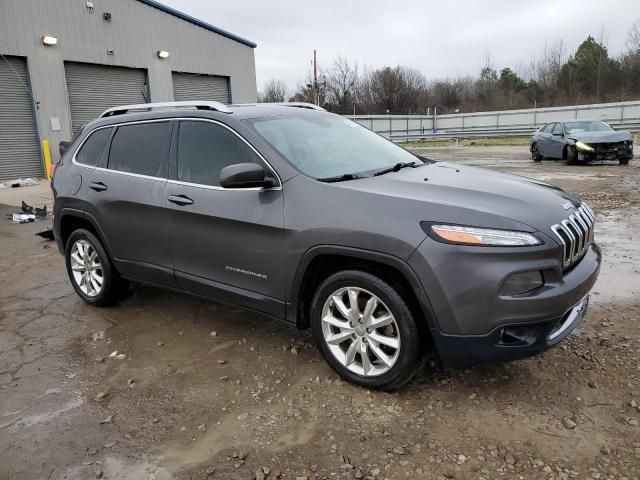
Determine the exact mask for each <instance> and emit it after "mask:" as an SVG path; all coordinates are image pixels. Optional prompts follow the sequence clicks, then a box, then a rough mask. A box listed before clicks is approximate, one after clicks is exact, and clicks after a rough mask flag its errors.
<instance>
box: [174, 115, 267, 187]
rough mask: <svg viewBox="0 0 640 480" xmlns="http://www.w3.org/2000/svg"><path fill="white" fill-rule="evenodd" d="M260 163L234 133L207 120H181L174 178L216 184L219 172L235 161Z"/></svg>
mask: <svg viewBox="0 0 640 480" xmlns="http://www.w3.org/2000/svg"><path fill="white" fill-rule="evenodd" d="M247 162H251V163H258V164H261V162H260V160H259V158H258V155H256V153H255V152H254V151H253V150H251V148H249V146H247V144H246V143H245V142H244V141H242V140H241V139H240V138H239V137H238V136H237V135H236V134H234V133H233V132H231V131H229V130H228V129H227V128H225V127H222V126H220V125H217V124H214V123H211V122H198V121H189V120H183V121H181V122H180V129H179V131H178V180H180V181H182V182H189V183H197V184H200V185H209V186H213V187H219V186H220V171H221V170H222V169H223V168H224V167H227V166H229V165H233V164H236V163H247Z"/></svg>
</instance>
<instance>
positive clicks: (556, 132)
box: [553, 123, 562, 135]
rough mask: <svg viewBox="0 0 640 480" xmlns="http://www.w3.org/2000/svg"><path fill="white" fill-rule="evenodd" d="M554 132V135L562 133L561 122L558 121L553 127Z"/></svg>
mask: <svg viewBox="0 0 640 480" xmlns="http://www.w3.org/2000/svg"><path fill="white" fill-rule="evenodd" d="M553 134H554V135H562V124H561V123H556V126H555V127H553Z"/></svg>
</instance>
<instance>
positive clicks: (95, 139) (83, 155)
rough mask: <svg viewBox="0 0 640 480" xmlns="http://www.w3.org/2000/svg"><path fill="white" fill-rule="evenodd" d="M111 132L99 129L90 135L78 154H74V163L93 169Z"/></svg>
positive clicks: (107, 129)
mask: <svg viewBox="0 0 640 480" xmlns="http://www.w3.org/2000/svg"><path fill="white" fill-rule="evenodd" d="M112 130H113V128H101V129H100V130H96V131H94V132H93V133H90V134H89V136H88V137H87V139H86V140H85V141H84V143H83V144H82V146H81V147H80V150H78V153H76V162H78V163H82V164H83V165H88V166H90V167H95V166H96V165H97V164H98V162H99V161H100V157H101V156H102V152H103V151H104V147H105V145H106V144H107V140H109V136H110V135H111V131H112Z"/></svg>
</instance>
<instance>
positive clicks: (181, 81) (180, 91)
mask: <svg viewBox="0 0 640 480" xmlns="http://www.w3.org/2000/svg"><path fill="white" fill-rule="evenodd" d="M173 98H174V99H175V100H176V101H183V100H212V101H216V102H222V103H230V102H231V96H230V95H229V77H220V76H217V75H197V74H193V73H181V72H173Z"/></svg>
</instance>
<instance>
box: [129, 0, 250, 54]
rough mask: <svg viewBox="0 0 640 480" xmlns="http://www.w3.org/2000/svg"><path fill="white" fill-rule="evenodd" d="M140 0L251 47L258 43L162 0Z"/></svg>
mask: <svg viewBox="0 0 640 480" xmlns="http://www.w3.org/2000/svg"><path fill="white" fill-rule="evenodd" d="M138 1H139V2H142V3H144V4H145V5H148V6H150V7H153V8H157V9H158V10H162V11H163V12H165V13H168V14H169V15H173V16H175V17H178V18H181V19H182V20H185V21H187V22H189V23H193V24H194V25H198V26H199V27H202V28H204V29H207V30H209V31H210V32H215V33H218V34H220V35H222V36H223V37H227V38H230V39H231V40H235V41H236V42H240V43H243V44H245V45H247V46H249V47H251V48H256V47H257V46H258V45H257V44H256V43H254V42H252V41H250V40H247V39H246V38H242V37H239V36H238V35H234V34H233V33H231V32H227V31H226V30H223V29H221V28H218V27H214V26H213V25H211V24H209V23H207V22H203V21H202V20H198V19H197V18H196V17H192V16H191V15H187V14H186V13H182V12H180V11H179V10H176V9H174V8H171V7H168V6H166V5H164V4H162V3H160V2H156V1H155V0H138Z"/></svg>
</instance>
